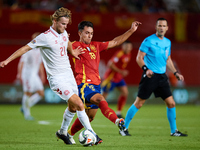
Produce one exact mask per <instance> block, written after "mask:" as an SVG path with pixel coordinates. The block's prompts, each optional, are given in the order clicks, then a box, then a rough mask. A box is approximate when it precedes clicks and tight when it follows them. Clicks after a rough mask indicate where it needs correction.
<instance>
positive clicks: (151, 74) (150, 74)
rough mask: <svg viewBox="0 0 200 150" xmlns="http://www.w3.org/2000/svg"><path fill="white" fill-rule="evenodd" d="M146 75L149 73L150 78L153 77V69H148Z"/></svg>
mask: <svg viewBox="0 0 200 150" xmlns="http://www.w3.org/2000/svg"><path fill="white" fill-rule="evenodd" d="M146 75H147V77H148V78H151V77H152V76H153V71H151V70H149V69H148V70H147V71H146Z"/></svg>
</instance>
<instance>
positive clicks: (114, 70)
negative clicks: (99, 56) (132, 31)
mask: <svg viewBox="0 0 200 150" xmlns="http://www.w3.org/2000/svg"><path fill="white" fill-rule="evenodd" d="M132 49H133V45H132V43H131V42H130V41H125V42H124V43H123V44H122V48H121V49H120V50H118V51H117V52H116V53H115V54H114V55H113V56H112V58H111V59H110V60H109V62H108V67H109V68H108V69H107V71H106V73H105V75H104V81H103V82H102V84H101V88H102V89H103V94H102V95H103V96H104V98H105V99H106V97H107V95H108V93H109V92H111V91H112V90H114V88H117V89H118V90H119V91H120V96H119V99H118V102H117V112H116V114H117V117H119V118H123V117H122V114H121V111H122V109H123V107H124V105H125V104H126V100H127V97H128V88H127V85H126V82H125V80H124V77H126V76H127V75H128V74H129V72H128V70H126V67H127V65H128V63H129V62H130V60H131V51H132Z"/></svg>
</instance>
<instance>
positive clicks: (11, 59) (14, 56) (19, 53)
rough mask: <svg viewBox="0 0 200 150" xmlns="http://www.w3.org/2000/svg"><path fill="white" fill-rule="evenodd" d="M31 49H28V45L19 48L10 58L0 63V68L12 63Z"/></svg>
mask: <svg viewBox="0 0 200 150" xmlns="http://www.w3.org/2000/svg"><path fill="white" fill-rule="evenodd" d="M31 49H32V48H31V47H29V46H28V45H25V46H23V47H21V48H20V49H18V50H17V51H15V52H14V53H13V54H12V55H11V56H10V57H8V58H7V59H6V60H4V61H2V62H0V67H1V68H3V67H4V66H6V65H7V64H8V63H9V62H11V61H13V60H14V59H16V58H17V57H20V56H21V55H23V54H24V53H26V52H28V51H29V50H31Z"/></svg>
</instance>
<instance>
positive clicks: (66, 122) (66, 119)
mask: <svg viewBox="0 0 200 150" xmlns="http://www.w3.org/2000/svg"><path fill="white" fill-rule="evenodd" d="M74 115H75V113H73V112H70V111H69V110H68V107H67V108H66V109H65V113H64V114H63V121H62V125H61V129H62V130H63V131H64V134H65V132H66V133H67V130H68V127H69V125H70V123H71V121H72V119H73V118H74Z"/></svg>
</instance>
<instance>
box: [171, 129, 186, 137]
mask: <svg viewBox="0 0 200 150" xmlns="http://www.w3.org/2000/svg"><path fill="white" fill-rule="evenodd" d="M171 136H188V135H187V134H184V133H181V132H180V131H178V130H176V131H175V132H174V133H171Z"/></svg>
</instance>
